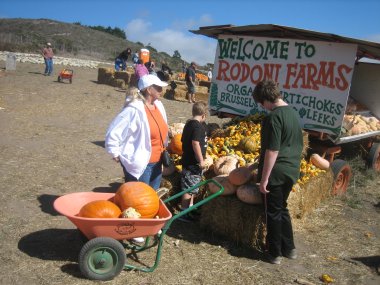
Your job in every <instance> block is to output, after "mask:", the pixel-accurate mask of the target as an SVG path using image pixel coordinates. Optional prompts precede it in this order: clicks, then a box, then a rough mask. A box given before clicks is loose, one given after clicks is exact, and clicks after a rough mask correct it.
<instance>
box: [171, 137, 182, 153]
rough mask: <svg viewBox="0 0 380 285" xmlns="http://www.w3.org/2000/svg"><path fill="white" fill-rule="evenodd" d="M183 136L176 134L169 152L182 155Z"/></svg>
mask: <svg viewBox="0 0 380 285" xmlns="http://www.w3.org/2000/svg"><path fill="white" fill-rule="evenodd" d="M181 138H182V134H176V135H174V136H173V137H172V139H171V140H170V143H169V146H168V148H169V151H170V152H171V153H175V154H178V155H182V141H181Z"/></svg>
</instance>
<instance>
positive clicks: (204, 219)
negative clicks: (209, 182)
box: [200, 195, 266, 250]
mask: <svg viewBox="0 0 380 285" xmlns="http://www.w3.org/2000/svg"><path fill="white" fill-rule="evenodd" d="M200 225H201V227H202V229H204V230H207V231H210V232H212V233H214V234H218V235H221V236H224V237H226V238H228V239H230V240H233V241H235V242H237V243H238V244H244V245H246V246H248V247H251V248H255V249H258V250H262V249H263V248H264V247H263V245H264V239H265V235H266V228H265V215H264V211H263V208H262V207H261V206H257V205H249V204H246V203H243V202H242V201H240V200H239V199H238V198H237V197H236V196H235V195H231V196H219V197H217V198H215V199H213V200H211V201H210V202H208V203H206V204H204V205H203V207H202V215H201V219H200Z"/></svg>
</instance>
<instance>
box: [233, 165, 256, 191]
mask: <svg viewBox="0 0 380 285" xmlns="http://www.w3.org/2000/svg"><path fill="white" fill-rule="evenodd" d="M251 178H252V171H251V169H250V168H249V167H246V166H242V167H238V168H235V169H234V170H232V171H231V172H230V174H229V175H228V180H229V181H230V182H231V183H232V184H234V185H237V186H240V185H243V184H245V183H247V182H248V181H249V180H250V179H251Z"/></svg>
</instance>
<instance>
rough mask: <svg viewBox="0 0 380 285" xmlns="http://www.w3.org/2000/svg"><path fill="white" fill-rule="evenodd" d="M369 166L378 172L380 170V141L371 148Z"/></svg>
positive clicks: (368, 159)
mask: <svg viewBox="0 0 380 285" xmlns="http://www.w3.org/2000/svg"><path fill="white" fill-rule="evenodd" d="M367 166H368V168H372V169H374V170H375V171H377V172H380V143H374V144H373V145H372V147H371V149H370V150H369V153H368V157H367Z"/></svg>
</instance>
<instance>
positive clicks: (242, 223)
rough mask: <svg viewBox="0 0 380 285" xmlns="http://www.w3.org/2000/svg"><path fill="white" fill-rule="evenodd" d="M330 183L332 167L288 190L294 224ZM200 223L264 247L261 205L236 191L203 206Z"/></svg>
mask: <svg viewBox="0 0 380 285" xmlns="http://www.w3.org/2000/svg"><path fill="white" fill-rule="evenodd" d="M332 183H333V174H332V171H326V173H322V174H320V175H319V176H317V177H313V178H312V179H310V180H309V182H308V183H307V184H305V185H303V187H302V188H298V190H297V191H295V192H291V193H290V196H289V199H288V209H289V212H290V215H291V217H292V221H293V224H295V225H296V226H297V223H300V221H301V220H302V218H303V217H305V215H306V214H307V213H310V212H311V211H313V210H314V209H315V208H317V207H318V206H319V204H320V203H321V202H322V201H323V200H324V199H326V198H327V197H329V196H330V195H331V187H332ZM200 224H201V227H202V228H203V229H205V230H208V231H211V232H212V233H215V234H218V235H221V236H224V237H226V238H228V239H230V240H233V241H236V242H237V243H239V244H244V245H246V246H248V247H251V248H254V249H257V250H262V249H263V245H264V241H265V235H266V228H265V214H264V210H263V206H262V205H250V204H247V203H244V202H242V201H240V200H239V199H238V198H237V197H236V195H231V196H219V197H217V198H215V199H213V200H211V201H210V202H209V203H206V204H205V205H204V206H203V207H202V215H201V220H200Z"/></svg>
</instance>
